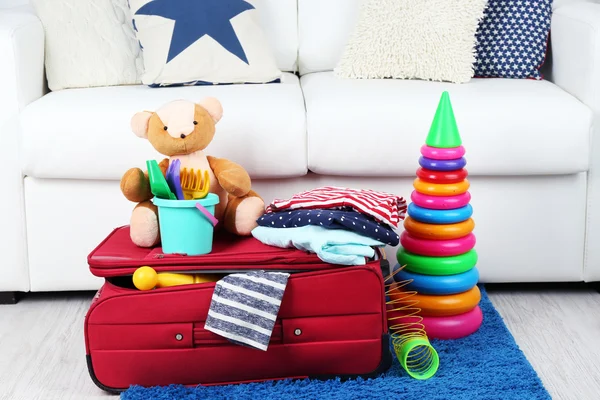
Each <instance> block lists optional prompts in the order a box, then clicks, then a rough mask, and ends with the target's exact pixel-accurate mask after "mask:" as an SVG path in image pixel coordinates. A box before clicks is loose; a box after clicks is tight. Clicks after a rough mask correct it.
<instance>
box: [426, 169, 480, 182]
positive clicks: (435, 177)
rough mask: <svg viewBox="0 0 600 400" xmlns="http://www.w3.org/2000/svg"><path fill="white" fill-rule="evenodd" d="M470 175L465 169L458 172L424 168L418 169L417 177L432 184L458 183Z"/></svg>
mask: <svg viewBox="0 0 600 400" xmlns="http://www.w3.org/2000/svg"><path fill="white" fill-rule="evenodd" d="M468 175H469V174H468V172H467V170H466V169H464V168H462V169H459V170H456V171H432V170H430V169H425V168H423V167H420V168H419V169H417V177H418V178H419V179H421V180H422V181H426V182H431V183H458V182H462V181H464V180H465V179H466V178H467V176H468Z"/></svg>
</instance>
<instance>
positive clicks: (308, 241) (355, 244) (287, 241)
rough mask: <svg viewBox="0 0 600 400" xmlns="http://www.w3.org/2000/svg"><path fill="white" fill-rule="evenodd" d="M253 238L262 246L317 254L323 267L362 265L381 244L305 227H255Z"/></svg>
mask: <svg viewBox="0 0 600 400" xmlns="http://www.w3.org/2000/svg"><path fill="white" fill-rule="evenodd" d="M252 236H254V237H255V238H256V239H257V240H259V241H261V242H262V243H264V244H267V245H269V246H275V247H282V248H291V247H295V248H297V249H300V250H304V251H310V252H313V253H316V254H317V256H318V257H319V258H320V259H321V260H323V261H324V262H326V263H330V264H342V265H364V264H366V260H365V257H366V258H371V257H373V256H374V255H375V250H374V249H373V247H372V246H374V247H383V246H385V244H384V243H382V242H379V241H377V240H375V239H371V238H369V237H366V236H362V235H359V234H358V233H355V232H352V231H348V230H345V229H327V228H323V227H320V226H314V225H307V226H302V227H298V228H269V227H264V226H258V227H256V228H254V229H253V230H252Z"/></svg>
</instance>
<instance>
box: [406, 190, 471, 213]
mask: <svg viewBox="0 0 600 400" xmlns="http://www.w3.org/2000/svg"><path fill="white" fill-rule="evenodd" d="M410 199H411V200H412V202H413V203H415V204H416V205H418V206H419V207H423V208H432V209H434V210H448V209H452V208H460V207H464V206H466V205H467V204H469V202H470V201H471V193H469V192H464V193H462V194H457V195H456V196H430V195H428V194H423V193H419V192H417V191H416V190H413V191H412V193H411V194H410Z"/></svg>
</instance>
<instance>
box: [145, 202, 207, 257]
mask: <svg viewBox="0 0 600 400" xmlns="http://www.w3.org/2000/svg"><path fill="white" fill-rule="evenodd" d="M152 202H153V203H154V204H155V205H156V206H157V207H158V221H159V224H160V239H161V242H162V250H163V253H165V254H187V255H189V256H194V255H201V254H208V253H210V252H211V251H212V243H213V234H214V227H215V224H216V220H215V219H214V214H215V205H217V204H218V203H219V196H217V195H216V194H214V193H209V194H208V195H207V196H206V197H205V198H203V199H195V200H168V199H161V198H158V197H155V198H153V199H152ZM199 206H200V207H199Z"/></svg>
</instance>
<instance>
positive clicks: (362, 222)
mask: <svg viewBox="0 0 600 400" xmlns="http://www.w3.org/2000/svg"><path fill="white" fill-rule="evenodd" d="M257 223H258V225H259V226H264V227H269V228H282V229H284V228H298V227H302V226H306V225H316V226H321V227H323V228H327V229H346V230H350V231H353V232H355V233H358V234H360V235H362V236H366V237H370V238H371V239H375V240H378V241H380V242H382V243H386V244H389V245H391V246H396V245H397V244H398V243H399V241H400V238H399V236H398V234H397V233H396V232H394V231H393V230H392V229H390V228H389V227H388V226H387V225H384V224H382V223H379V222H377V221H375V220H374V219H373V218H371V217H368V216H366V215H364V214H361V213H359V212H356V211H344V210H330V209H326V210H325V209H314V210H313V209H311V210H304V209H303V210H294V211H280V212H274V213H266V214H264V215H263V216H261V217H260V218H259V219H258V221H257Z"/></svg>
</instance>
